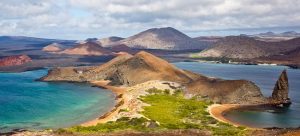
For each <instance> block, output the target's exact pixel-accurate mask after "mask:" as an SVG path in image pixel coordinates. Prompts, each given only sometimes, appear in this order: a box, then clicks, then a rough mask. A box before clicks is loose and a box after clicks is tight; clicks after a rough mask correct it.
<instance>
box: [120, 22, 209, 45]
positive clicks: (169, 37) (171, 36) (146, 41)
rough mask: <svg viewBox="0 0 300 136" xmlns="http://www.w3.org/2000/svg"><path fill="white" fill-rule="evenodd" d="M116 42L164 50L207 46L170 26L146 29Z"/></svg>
mask: <svg viewBox="0 0 300 136" xmlns="http://www.w3.org/2000/svg"><path fill="white" fill-rule="evenodd" d="M116 44H125V45H127V46H128V47H131V48H140V49H164V50H188V49H204V48H206V47H207V46H208V45H207V44H206V43H203V42H200V41H198V40H195V39H193V38H191V37H189V36H187V35H185V34H184V33H182V32H180V31H178V30H176V29H174V28H172V27H165V28H152V29H148V30H146V31H143V32H141V33H138V34H136V35H134V36H131V37H128V38H126V39H124V40H121V41H119V42H116Z"/></svg>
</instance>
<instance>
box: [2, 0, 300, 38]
mask: <svg viewBox="0 0 300 136" xmlns="http://www.w3.org/2000/svg"><path fill="white" fill-rule="evenodd" d="M299 5H300V0H1V1H0V35H16V36H32V37H43V38H58V39H74V40H75V39H76V40H82V39H86V38H94V37H95V38H103V37H108V36H121V37H128V36H131V35H133V34H136V33H138V32H141V31H144V30H146V29H149V28H154V27H155V28H157V27H173V28H175V29H178V30H180V31H182V32H184V33H185V34H187V35H189V36H191V37H196V36H202V35H238V34H253V33H260V32H267V31H274V32H283V31H299V30H300V23H299V22H300V7H299Z"/></svg>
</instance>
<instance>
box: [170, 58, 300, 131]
mask: <svg viewBox="0 0 300 136" xmlns="http://www.w3.org/2000/svg"><path fill="white" fill-rule="evenodd" d="M173 64H175V65H176V66H177V67H179V68H182V69H186V70H190V71H193V72H196V73H201V74H204V75H207V76H211V77H218V78H223V79H229V80H233V79H246V80H250V81H253V82H254V83H255V84H256V85H258V86H259V87H260V88H261V91H262V93H263V95H264V96H266V97H269V96H271V95H272V90H273V88H274V85H275V83H276V80H277V79H278V76H279V75H280V73H281V71H282V70H284V69H287V73H288V77H289V84H290V90H289V97H290V98H291V100H292V104H291V106H290V107H289V108H287V109H285V110H281V111H280V112H278V111H276V110H273V109H270V110H267V111H257V110H256V111H247V110H243V111H240V110H233V111H229V112H226V114H225V117H226V119H227V120H230V121H231V122H235V123H237V124H241V125H245V126H249V127H256V128H269V127H284V128H296V127H299V126H300V117H299V116H298V113H299V112H300V100H299V98H300V93H299V91H298V90H299V88H300V70H297V69H289V68H288V67H285V66H263V65H234V64H214V63H198V62H178V63H173Z"/></svg>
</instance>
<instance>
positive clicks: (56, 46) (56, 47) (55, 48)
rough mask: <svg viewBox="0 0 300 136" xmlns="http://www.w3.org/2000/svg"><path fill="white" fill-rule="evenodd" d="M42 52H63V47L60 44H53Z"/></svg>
mask: <svg viewBox="0 0 300 136" xmlns="http://www.w3.org/2000/svg"><path fill="white" fill-rule="evenodd" d="M42 50H43V51H46V52H58V51H61V50H62V45H61V44H59V43H51V44H49V45H47V46H45V47H44V48H43V49H42Z"/></svg>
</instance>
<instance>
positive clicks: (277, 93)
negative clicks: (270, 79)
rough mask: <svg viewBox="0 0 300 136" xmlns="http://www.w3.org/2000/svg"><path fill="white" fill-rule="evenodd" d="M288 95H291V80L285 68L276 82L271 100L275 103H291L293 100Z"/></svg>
mask: <svg viewBox="0 0 300 136" xmlns="http://www.w3.org/2000/svg"><path fill="white" fill-rule="evenodd" d="M288 95H289V81H288V77H287V72H286V70H284V71H283V72H282V73H281V75H280V76H279V78H278V80H277V82H276V84H275V87H274V90H273V93H272V97H271V101H272V103H275V104H283V105H289V104H290V103H291V101H290V98H289V96H288Z"/></svg>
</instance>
